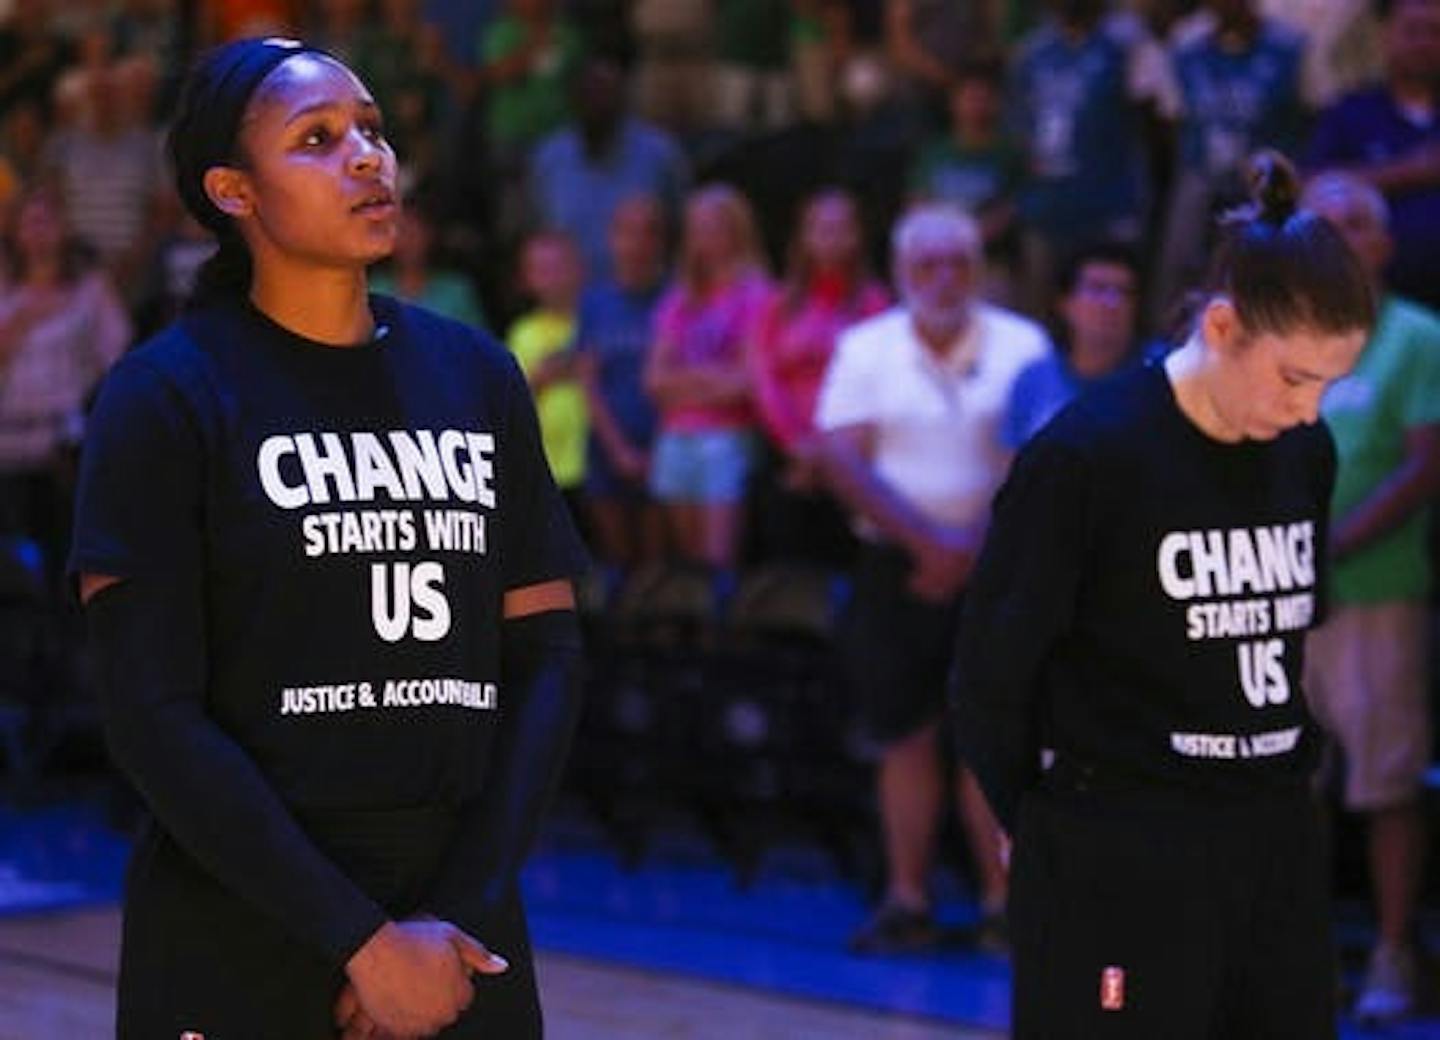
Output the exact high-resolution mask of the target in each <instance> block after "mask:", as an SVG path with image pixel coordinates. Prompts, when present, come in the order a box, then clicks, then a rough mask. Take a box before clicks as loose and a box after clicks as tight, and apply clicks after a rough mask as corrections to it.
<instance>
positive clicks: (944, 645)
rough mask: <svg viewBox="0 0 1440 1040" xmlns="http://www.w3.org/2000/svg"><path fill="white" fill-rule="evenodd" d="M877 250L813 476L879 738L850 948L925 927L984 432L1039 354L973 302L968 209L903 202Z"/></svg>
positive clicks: (863, 693)
mask: <svg viewBox="0 0 1440 1040" xmlns="http://www.w3.org/2000/svg"><path fill="white" fill-rule="evenodd" d="M891 251H892V254H893V262H894V268H895V281H896V285H897V287H898V289H899V291H900V297H901V302H900V304H899V305H898V306H896V307H894V308H893V309H891V310H889V311H886V312H885V313H883V314H881V315H878V316H876V317H874V318H872V319H870V320H869V321H866V322H863V323H861V324H859V325H857V326H855V327H854V328H852V329H850V330H849V331H848V332H847V333H845V334H844V335H843V336H842V337H841V339H840V341H839V344H838V346H837V348H836V352H835V356H834V359H833V360H832V361H831V364H830V368H829V371H828V372H827V374H826V377H825V382H824V385H823V387H822V389H821V393H820V401H819V405H818V407H817V414H816V425H817V426H818V427H819V429H820V430H821V431H822V432H823V433H824V441H823V446H824V451H823V454H824V460H825V467H826V472H827V475H828V476H829V479H830V482H831V485H832V487H833V488H834V490H835V492H836V494H837V495H838V496H839V497H840V498H841V499H842V501H844V502H845V503H846V504H847V505H848V506H849V507H850V508H851V509H852V510H853V511H854V513H855V514H856V517H857V520H858V526H859V528H860V531H861V533H862V535H863V536H864V539H865V548H864V551H863V553H862V555H861V560H860V564H859V567H858V570H857V573H856V581H855V594H854V598H853V602H852V609H851V612H850V617H849V619H848V624H849V630H848V632H847V637H846V639H845V641H844V654H845V657H846V661H845V664H846V675H847V677H848V679H849V681H850V684H851V687H852V691H853V693H854V695H855V698H856V702H857V707H858V708H859V709H860V712H861V715H862V718H863V721H864V723H865V725H866V728H867V729H868V731H869V734H870V736H871V737H872V738H873V739H874V740H875V741H876V742H877V743H878V744H879V745H880V748H881V751H880V763H879V775H878V788H879V801H880V815H881V821H882V825H883V829H884V845H885V859H886V866H887V871H888V881H887V886H886V893H885V898H884V900H883V901H882V902H881V904H880V906H879V908H878V909H877V911H876V912H875V914H874V916H873V917H872V918H871V919H870V920H869V921H868V922H867V923H866V924H865V926H864V927H863V928H861V930H860V931H859V932H857V933H856V935H855V937H854V939H853V940H852V944H851V945H852V948H854V949H856V950H858V951H864V952H888V951H893V950H902V949H914V948H916V947H921V946H925V945H929V944H931V943H933V942H934V940H935V938H936V932H935V928H934V922H933V917H932V915H931V911H930V903H929V891H928V880H929V873H930V867H931V864H932V861H933V857H934V847H935V839H936V834H937V831H938V828H939V823H940V811H941V807H942V804H943V802H944V789H945V779H946V778H945V776H944V773H943V769H942V759H941V755H940V747H939V743H938V735H939V729H940V723H941V720H942V717H943V715H944V710H945V680H946V674H947V672H948V671H949V667H950V662H951V657H952V653H953V649H954V645H955V626H956V623H957V621H958V615H959V611H958V606H959V602H960V596H961V593H962V590H963V588H964V585H965V580H966V576H967V575H968V573H969V570H970V566H971V564H972V562H973V560H974V557H975V554H976V553H977V552H978V551H979V548H980V544H981V541H982V538H983V533H984V527H985V523H986V520H987V517H988V515H989V507H990V499H991V497H992V496H993V494H994V492H995V490H996V488H998V487H999V485H1000V483H1001V481H1002V479H1003V478H1004V475H1005V471H1006V468H1007V467H1008V465H1009V461H1010V453H1009V451H1008V450H1007V449H1006V448H1005V447H1004V446H1003V444H1002V442H1001V439H1000V436H999V426H1000V422H1001V417H1002V414H1003V412H1004V409H1005V406H1006V402H1007V401H1008V399H1009V397H1010V389H1011V385H1012V383H1013V382H1014V380H1015V376H1016V375H1017V374H1018V373H1019V372H1020V370H1021V369H1023V368H1025V367H1026V365H1028V364H1029V363H1030V362H1032V361H1035V360H1037V359H1038V358H1041V357H1043V356H1045V354H1046V352H1047V351H1048V350H1049V342H1048V339H1047V337H1046V335H1045V333H1044V332H1043V331H1042V330H1041V328H1040V327H1039V326H1038V325H1036V324H1034V323H1033V322H1031V321H1029V320H1027V319H1025V318H1021V317H1020V316H1018V315H1015V314H1011V313H1009V312H1006V311H1003V310H1000V309H999V308H996V307H992V306H989V305H987V304H984V303H981V302H980V301H979V300H977V299H976V287H977V285H978V280H979V275H980V265H981V257H982V241H981V236H980V232H979V229H978V227H977V226H976V224H975V221H974V220H973V219H971V218H970V217H969V216H968V215H966V214H964V213H962V212H960V211H959V210H957V209H953V208H950V207H945V206H924V207H920V208H917V209H915V210H913V211H912V212H910V213H909V214H907V215H906V216H904V217H903V218H902V219H901V220H900V222H899V224H898V225H897V226H896V228H895V231H894V234H893V237H892V242H891ZM957 797H958V799H959V805H960V810H961V812H960V815H961V820H962V823H963V824H964V826H965V830H966V833H967V836H968V838H969V841H970V846H971V850H972V853H973V854H974V858H975V862H976V866H977V870H978V874H979V880H980V888H981V892H980V897H981V905H982V910H983V913H984V915H985V918H986V920H987V921H988V922H993V923H994V924H999V923H1001V922H1002V921H1003V918H1002V916H1001V915H1002V913H1003V910H1004V905H1005V897H1006V888H1007V886H1006V873H1005V866H1004V862H1003V859H1002V855H1001V837H1000V832H999V829H998V827H997V826H996V824H995V821H994V818H993V817H992V816H991V814H990V810H989V808H988V806H987V805H986V804H985V800H984V798H983V796H982V795H981V793H980V790H979V787H978V786H977V785H976V783H975V781H974V779H973V777H971V776H970V775H969V773H968V771H963V770H962V771H961V774H960V776H959V777H958V783H957ZM987 931H988V930H987Z"/></svg>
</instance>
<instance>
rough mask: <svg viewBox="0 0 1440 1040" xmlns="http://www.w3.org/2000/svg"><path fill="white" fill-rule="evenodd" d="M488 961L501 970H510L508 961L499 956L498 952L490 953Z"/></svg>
mask: <svg viewBox="0 0 1440 1040" xmlns="http://www.w3.org/2000/svg"><path fill="white" fill-rule="evenodd" d="M490 963H491V964H493V965H495V967H497V968H499V969H500V970H501V971H509V970H510V962H509V961H507V960H506V959H505V958H504V957H502V956H500V955H499V954H498V953H492V954H491V955H490Z"/></svg>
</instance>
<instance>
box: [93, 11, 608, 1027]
mask: <svg viewBox="0 0 1440 1040" xmlns="http://www.w3.org/2000/svg"><path fill="white" fill-rule="evenodd" d="M170 150H171V157H172V159H173V162H174V166H175V176H176V184H177V187H178V189H179V192H180V195H181V198H182V199H183V200H184V203H185V205H186V207H187V209H189V211H190V212H191V213H192V214H193V215H194V216H195V217H196V218H197V219H198V220H199V221H201V222H202V223H203V224H205V225H206V226H207V227H208V228H210V230H211V231H213V232H214V234H215V236H216V238H217V239H218V241H219V246H220V248H219V252H218V253H217V254H216V255H215V256H214V258H213V259H212V260H210V261H209V263H208V264H207V266H206V267H205V269H204V271H203V272H202V274H201V276H200V280H199V285H198V288H197V290H196V297H195V299H194V300H193V301H192V303H191V305H190V307H189V308H188V310H187V311H186V312H185V313H184V314H183V315H182V316H181V318H180V319H179V320H178V321H177V322H176V323H175V324H174V325H172V326H171V327H170V328H169V329H167V330H165V331H164V332H162V333H161V334H160V335H158V336H157V337H155V338H154V339H153V340H152V341H150V342H149V343H147V344H145V345H143V346H141V347H140V348H138V349H137V350H136V351H135V352H133V353H132V354H131V355H129V356H128V357H126V358H125V359H123V360H122V361H121V362H120V364H119V365H118V366H117V367H116V368H115V370H114V371H113V373H112V374H111V376H110V377H109V379H108V380H107V382H106V384H105V386H104V388H103V390H102V392H101V395H100V399H99V401H98V403H97V405H96V409H95V413H94V416H93V419H92V425H91V426H90V428H89V435H88V440H87V444H86V447H85V453H84V458H83V463H82V476H81V486H80V492H79V502H78V516H77V524H76V535H75V546H74V550H73V553H74V555H73V558H72V560H71V570H72V572H73V573H75V574H76V575H78V579H79V584H80V590H81V595H82V598H83V599H84V601H85V602H86V605H87V607H86V610H87V614H88V616H89V621H90V630H91V637H92V649H93V652H94V655H95V658H96V661H97V664H98V668H97V671H98V673H99V675H100V682H101V695H102V701H103V708H104V717H105V728H106V736H107V740H108V742H109V745H110V747H111V749H112V753H113V755H114V758H115V760H116V761H117V763H118V764H119V766H120V768H121V769H122V770H123V771H124V772H125V774H126V775H127V776H128V777H129V778H130V780H131V781H133V783H134V784H135V786H136V787H137V788H138V790H139V791H140V793H141V795H142V797H143V798H144V800H145V802H146V804H147V807H148V808H149V810H150V814H151V817H152V822H151V825H150V826H149V828H148V829H147V831H146V833H145V835H144V836H143V837H142V838H141V839H140V841H139V844H138V846H137V848H136V850H135V854H134V859H133V861H132V863H131V867H130V872H129V877H128V879H127V883H126V898H125V925H124V937H123V946H122V955H121V973H120V992H119V1009H118V1034H119V1036H121V1037H136V1038H145V1040H150V1038H154V1037H175V1036H180V1035H188V1034H196V1035H203V1036H211V1037H227V1038H228V1037H238V1038H251V1037H253V1038H259V1037H279V1036H285V1037H307V1038H308V1037H322V1036H336V1035H344V1036H345V1037H350V1038H353V1037H367V1036H399V1037H413V1036H430V1035H435V1034H437V1033H439V1032H440V1031H441V1030H442V1029H444V1030H445V1032H444V1035H445V1036H454V1037H473V1036H480V1035H482V1034H483V1035H485V1036H503V1037H507V1038H510V1037H528V1036H539V1035H540V1017H539V1007H538V1002H537V999H536V991H535V982H534V975H533V971H532V966H531V961H530V951H529V944H528V939H527V935H526V928H525V918H524V912H523V909H522V907H521V904H520V900H519V896H518V894H517V886H516V873H517V870H518V867H519V864H520V862H521V860H522V859H523V857H524V855H525V852H526V850H527V847H528V845H529V843H530V841H531V840H532V838H533V835H534V832H535V829H536V826H537V821H538V818H539V816H540V813H541V811H542V808H543V806H544V804H545V802H546V800H547V798H548V796H549V794H550V793H551V791H552V789H553V787H554V784H555V781H556V779H557V777H558V775H559V771H560V766H561V763H562V761H563V758H564V754H565V750H566V746H567V742H568V740H569V736H570V733H571V731H572V728H573V722H574V718H575V714H576V708H577V686H576V677H577V671H578V637H577V634H576V632H577V629H576V624H575V616H574V609H573V607H574V599H573V593H572V585H571V578H572V577H573V576H574V575H575V574H576V573H577V572H578V571H579V570H580V569H581V567H582V566H583V562H584V560H583V552H582V551H581V549H580V547H579V545H578V543H577V540H576V538H575V536H574V533H573V531H572V529H571V527H570V524H569V522H568V519H567V514H566V512H565V509H564V506H563V504H562V502H561V499H560V497H559V495H558V493H557V492H556V491H555V488H554V485H553V483H552V482H551V479H550V475H549V471H548V469H547V468H546V466H545V462H544V458H543V456H542V454H541V449H540V442H539V435H538V431H537V427H536V422H535V415H534V410H533V408H532V406H531V404H530V395H529V392H528V390H527V389H526V385H525V381H524V379H523V377H522V376H521V375H520V372H519V370H518V369H517V368H516V366H515V365H514V363H513V362H512V361H511V359H510V357H509V354H508V352H506V351H505V350H504V349H503V348H501V347H498V346H496V345H495V344H494V343H492V342H491V341H489V340H488V339H486V338H485V337H484V336H482V335H481V334H480V333H478V332H476V331H475V330H473V329H471V328H469V327H467V326H464V325H460V324H458V323H455V322H451V321H448V320H445V319H442V318H439V317H436V316H434V315H432V314H430V313H427V312H425V311H423V310H420V309H418V308H414V307H410V306H407V305H403V304H401V303H398V302H396V301H394V300H391V299H388V298H386V297H382V296H371V295H369V294H368V293H367V291H366V274H365V271H366V267H367V265H369V264H371V263H373V262H375V261H376V260H379V259H380V258H381V257H383V256H385V255H386V254H387V253H388V252H389V251H390V249H391V248H392V246H393V244H394V240H395V234H396V215H397V213H396V209H397V199H396V194H395V155H394V153H393V152H392V151H391V149H390V147H389V145H388V144H387V143H386V141H385V137H384V132H383V129H382V124H381V116H380V113H379V111H378V110H377V108H376V106H375V103H374V101H373V100H372V98H371V96H370V94H369V92H368V91H367V90H366V89H365V87H364V85H363V84H362V83H361V82H360V81H359V80H358V79H357V78H356V77H355V75H354V74H353V73H352V72H351V71H350V70H349V69H347V68H346V67H345V66H344V65H343V64H341V63H340V62H339V61H337V60H335V59H334V58H332V57H330V56H329V55H327V54H325V53H323V52H321V51H318V50H315V49H313V48H310V47H307V46H304V45H302V44H299V43H296V42H294V41H289V40H280V39H267V40H242V41H239V42H235V43H231V44H227V45H225V46H223V47H221V48H219V49H217V50H215V51H213V52H211V53H209V54H208V55H206V56H205V57H204V58H203V59H202V60H201V62H200V63H199V64H198V65H197V67H196V68H195V70H194V71H193V72H192V74H191V76H190V79H189V82H188V84H187V87H186V90H185V93H184V98H183V100H182V103H181V106H180V110H179V114H178V116H177V118H176V121H175V125H174V127H173V128H172V131H171V135H170ZM507 962H508V963H507Z"/></svg>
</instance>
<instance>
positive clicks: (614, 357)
mask: <svg viewBox="0 0 1440 1040" xmlns="http://www.w3.org/2000/svg"><path fill="white" fill-rule="evenodd" d="M664 288H665V286H664V283H663V282H662V283H659V284H657V285H654V286H652V287H651V288H649V289H641V290H634V289H622V288H621V287H620V286H618V285H616V284H615V283H614V282H608V281H607V282H601V283H599V284H597V285H592V286H591V287H590V288H589V289H587V290H586V291H585V295H584V296H583V297H582V298H581V300H580V319H579V322H578V324H577V327H576V332H575V347H576V349H577V350H579V351H582V352H588V353H592V354H594V355H595V358H596V361H597V363H598V367H599V375H600V379H599V382H600V395H601V397H603V398H604V399H605V402H606V403H607V404H608V405H609V406H610V411H611V413H612V414H613V415H614V416H615V421H616V422H617V423H618V424H619V425H620V429H621V430H622V431H624V433H625V436H626V437H627V438H629V439H630V441H631V442H632V443H633V444H635V445H637V446H639V447H647V446H648V445H649V444H650V442H651V440H653V439H654V437H655V426H656V415H655V404H654V402H653V401H651V400H650V395H649V394H647V393H646V392H645V359H646V358H647V357H648V356H649V354H650V344H651V342H652V341H653V339H654V329H653V325H652V321H653V318H654V316H655V305H656V304H657V303H658V302H659V301H660V296H661V294H662V292H663V291H664ZM592 441H593V434H592Z"/></svg>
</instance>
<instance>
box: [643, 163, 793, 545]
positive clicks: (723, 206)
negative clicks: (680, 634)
mask: <svg viewBox="0 0 1440 1040" xmlns="http://www.w3.org/2000/svg"><path fill="white" fill-rule="evenodd" d="M770 292H771V288H770V281H769V279H768V278H767V276H766V273H765V262H764V259H763V257H762V255H761V252H760V247H759V238H758V236H757V235H756V232H755V217H754V214H753V212H752V211H751V208H750V203H749V202H748V201H746V199H745V197H744V196H743V195H742V194H740V192H738V191H736V190H735V189H734V188H732V187H730V186H729V185H724V184H716V185H711V186H709V187H706V188H702V189H701V190H700V191H698V192H696V193H695V194H694V195H692V196H691V198H690V201H689V202H688V203H687V204H686V207H685V230H684V238H683V241H682V244H681V250H680V273H679V278H678V279H677V281H676V284H675V285H674V286H673V287H672V288H671V289H670V290H669V291H668V292H666V294H665V296H664V297H663V298H662V299H661V301H660V303H659V306H658V308H657V311H656V315H655V344H654V348H653V349H652V351H651V354H650V358H649V360H648V362H647V365H646V371H645V387H646V389H647V390H648V391H649V392H650V396H651V397H652V398H654V400H655V405H656V408H657V410H658V411H659V414H660V435H659V437H658V438H657V440H656V442H655V449H654V454H653V456H652V459H651V466H650V490H651V492H652V493H653V494H654V496H655V498H656V500H657V501H658V502H660V503H661V505H662V506H663V507H664V512H665V516H666V525H667V527H668V529H669V533H670V538H671V544H672V548H674V549H676V550H678V552H679V554H680V555H681V556H683V557H685V558H687V559H691V560H696V561H699V562H702V563H707V564H709V565H711V566H713V567H719V568H727V569H728V568H731V567H734V565H735V563H736V557H737V555H738V552H739V546H740V534H741V528H742V524H743V519H744V502H745V492H746V488H747V484H748V481H749V478H750V474H751V471H752V470H753V468H754V463H755V458H756V454H757V450H756V440H755V412H754V409H753V407H752V405H751V397H750V374H749V371H748V368H747V365H746V360H745V344H746V342H747V340H748V338H749V336H750V334H751V331H752V330H753V328H754V326H755V321H756V319H757V317H758V315H759V312H760V309H761V307H762V306H763V305H764V303H765V301H766V299H767V298H768V296H769V294H770Z"/></svg>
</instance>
